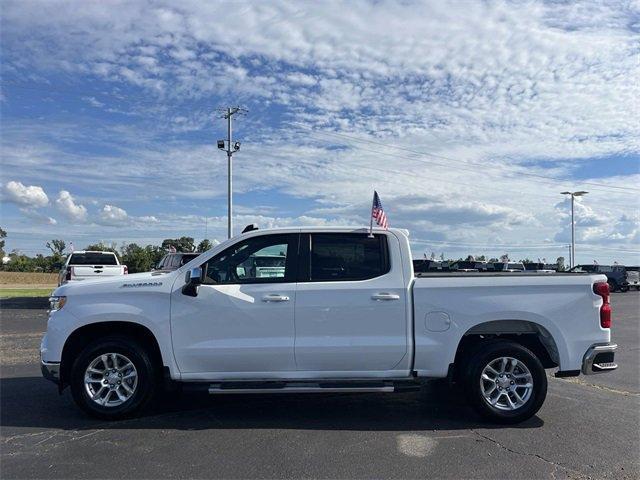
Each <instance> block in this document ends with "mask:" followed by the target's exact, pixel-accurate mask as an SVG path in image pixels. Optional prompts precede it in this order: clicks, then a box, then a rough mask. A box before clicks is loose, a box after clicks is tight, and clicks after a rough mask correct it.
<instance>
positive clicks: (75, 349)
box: [60, 321, 167, 386]
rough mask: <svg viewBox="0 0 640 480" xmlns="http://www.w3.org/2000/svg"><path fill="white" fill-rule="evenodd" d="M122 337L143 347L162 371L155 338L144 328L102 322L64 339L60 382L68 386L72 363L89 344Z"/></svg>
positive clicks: (142, 326) (119, 322)
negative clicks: (99, 340)
mask: <svg viewBox="0 0 640 480" xmlns="http://www.w3.org/2000/svg"><path fill="white" fill-rule="evenodd" d="M114 334H115V335H122V336H126V337H129V338H132V339H134V340H135V341H137V342H138V343H140V344H141V345H142V346H143V347H145V348H146V349H147V351H148V353H149V355H150V356H151V358H152V360H153V361H154V362H156V364H157V365H158V369H159V370H161V371H162V370H164V369H165V366H166V365H167V362H166V361H165V360H164V359H163V357H162V352H161V349H160V345H159V343H158V340H157V338H156V336H155V335H154V334H153V332H152V331H151V330H150V329H149V328H148V327H146V326H144V325H142V324H140V323H136V322H130V321H104V322H94V323H89V324H87V325H83V326H81V327H79V328H77V329H75V330H74V331H73V332H72V333H71V334H70V335H69V336H68V337H67V339H66V341H65V343H64V347H63V348H62V356H61V361H60V381H61V384H62V386H64V385H66V384H68V379H69V375H70V373H71V367H72V365H73V361H74V359H75V358H76V356H77V355H78V353H79V352H80V351H82V349H83V348H84V346H86V345H87V344H88V343H89V342H92V341H94V340H96V339H99V338H101V337H106V336H109V335H114Z"/></svg>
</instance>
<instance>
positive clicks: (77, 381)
mask: <svg viewBox="0 0 640 480" xmlns="http://www.w3.org/2000/svg"><path fill="white" fill-rule="evenodd" d="M70 384H71V385H70V386H71V394H72V395H73V399H74V401H75V402H76V403H77V404H78V406H79V407H80V408H81V409H82V410H84V411H85V412H87V413H89V414H90V415H92V416H94V417H98V418H102V419H105V420H118V419H121V418H126V417H128V416H130V415H131V414H133V413H134V412H136V411H138V410H140V409H141V408H142V407H143V406H144V405H145V404H146V403H147V402H148V401H149V400H150V399H151V398H152V397H153V394H154V391H155V388H156V384H157V381H156V369H155V367H154V364H153V362H152V360H151V358H150V357H149V355H148V353H147V351H146V350H145V348H144V347H143V346H141V345H139V344H138V343H137V342H135V341H133V340H132V339H130V338H128V337H120V336H112V337H107V338H103V339H100V340H97V341H95V342H93V343H90V344H89V345H87V346H86V347H85V348H84V350H82V351H81V352H80V354H79V355H78V357H77V358H76V360H75V362H74V363H73V366H72V369H71V378H70Z"/></svg>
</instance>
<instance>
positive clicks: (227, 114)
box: [218, 107, 247, 238]
mask: <svg viewBox="0 0 640 480" xmlns="http://www.w3.org/2000/svg"><path fill="white" fill-rule="evenodd" d="M246 112H247V110H245V109H244V108H240V107H227V108H226V109H224V113H223V114H222V118H224V119H226V120H227V141H226V146H225V141H224V140H218V148H219V149H220V150H225V151H226V152H227V172H228V177H227V238H231V237H232V236H233V162H232V158H233V154H234V153H235V152H237V151H238V150H240V142H235V143H232V142H233V127H232V123H233V116H234V115H236V114H239V115H243V114H245V113H246Z"/></svg>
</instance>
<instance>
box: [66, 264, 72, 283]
mask: <svg viewBox="0 0 640 480" xmlns="http://www.w3.org/2000/svg"><path fill="white" fill-rule="evenodd" d="M72 268H73V267H67V282H68V281H69V280H71V269H72Z"/></svg>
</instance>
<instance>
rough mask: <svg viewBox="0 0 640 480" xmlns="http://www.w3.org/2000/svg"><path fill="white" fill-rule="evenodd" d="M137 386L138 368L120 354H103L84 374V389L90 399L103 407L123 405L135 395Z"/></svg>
mask: <svg viewBox="0 0 640 480" xmlns="http://www.w3.org/2000/svg"><path fill="white" fill-rule="evenodd" d="M137 386H138V371H137V370H136V367H135V366H134V365H133V363H132V362H131V360H129V359H128V358H127V357H125V356H124V355H122V354H120V353H103V354H102V355H100V356H99V357H96V358H95V359H94V360H93V361H92V362H91V363H90V364H89V366H88V367H87V369H86V370H85V373H84V388H85V389H86V391H87V394H89V398H91V400H93V401H94V402H96V403H97V404H98V405H101V406H103V407H117V406H118V405H122V404H123V403H124V402H126V401H127V400H129V399H130V398H131V396H132V395H133V394H134V393H135V391H136V387H137Z"/></svg>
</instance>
